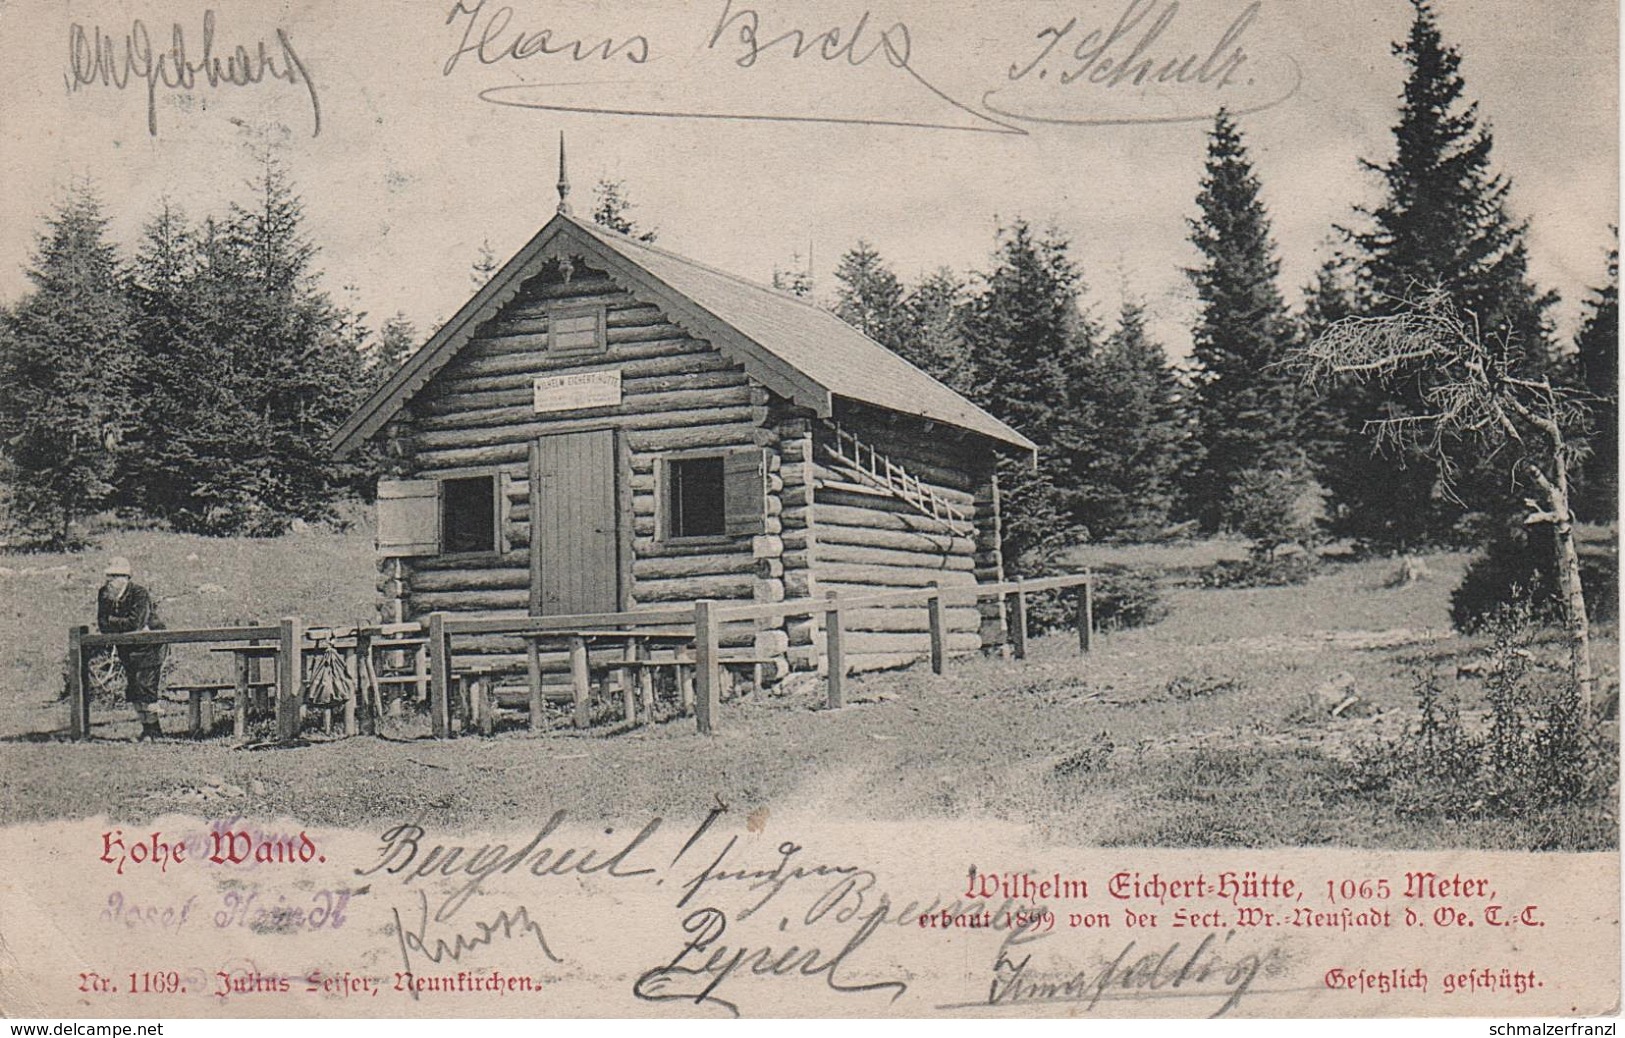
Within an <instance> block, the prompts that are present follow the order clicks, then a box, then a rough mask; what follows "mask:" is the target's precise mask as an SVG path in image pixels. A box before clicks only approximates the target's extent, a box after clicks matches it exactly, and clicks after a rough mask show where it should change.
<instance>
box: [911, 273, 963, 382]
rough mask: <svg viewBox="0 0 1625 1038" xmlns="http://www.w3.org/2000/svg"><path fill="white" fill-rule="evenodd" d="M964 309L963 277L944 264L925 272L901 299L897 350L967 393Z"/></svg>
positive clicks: (933, 374) (916, 364)
mask: <svg viewBox="0 0 1625 1038" xmlns="http://www.w3.org/2000/svg"><path fill="white" fill-rule="evenodd" d="M964 310H965V283H964V281H963V280H961V279H960V278H959V277H957V276H956V275H955V274H954V272H953V271H951V270H949V269H948V268H947V267H941V268H939V269H937V270H935V271H933V272H932V273H930V274H927V275H926V276H925V277H923V278H921V279H920V283H919V284H917V285H915V286H914V287H913V288H912V289H910V290H909V292H908V294H907V296H905V297H904V299H903V311H904V315H905V318H904V324H905V332H906V333H905V335H904V337H903V341H902V343H901V344H900V345H899V348H898V351H899V352H900V353H902V355H903V357H904V359H906V360H908V361H909V362H910V363H912V364H913V365H914V366H915V367H917V368H920V369H921V370H923V371H926V372H929V373H930V374H931V375H932V376H933V377H935V378H936V379H937V380H938V381H940V382H942V383H944V384H946V385H949V386H952V387H953V388H954V389H957V390H959V391H960V392H961V393H969V392H971V387H972V383H973V378H972V372H971V362H970V356H969V354H968V351H967V349H966V346H965V334H964V330H963V328H962V327H961V321H962V320H963V319H964Z"/></svg>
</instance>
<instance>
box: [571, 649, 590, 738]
mask: <svg viewBox="0 0 1625 1038" xmlns="http://www.w3.org/2000/svg"><path fill="white" fill-rule="evenodd" d="M570 698H571V700H572V701H573V703H572V705H573V706H574V707H575V726H576V727H577V728H585V727H587V725H588V724H589V723H591V721H592V713H591V708H592V675H591V674H589V673H588V671H587V639H585V638H583V637H581V636H580V635H579V634H578V635H573V636H572V637H571V638H570Z"/></svg>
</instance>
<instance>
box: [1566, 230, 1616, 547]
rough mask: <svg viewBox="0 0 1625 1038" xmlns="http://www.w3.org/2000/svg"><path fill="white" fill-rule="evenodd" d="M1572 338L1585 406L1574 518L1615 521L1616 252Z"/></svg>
mask: <svg viewBox="0 0 1625 1038" xmlns="http://www.w3.org/2000/svg"><path fill="white" fill-rule="evenodd" d="M1586 309H1587V313H1586V318H1585V323H1584V324H1583V325H1582V326H1581V328H1580V332H1579V335H1578V336H1576V338H1575V343H1574V345H1575V351H1576V353H1575V361H1576V364H1577V367H1578V371H1577V375H1578V379H1577V381H1578V383H1579V385H1580V386H1581V387H1582V388H1583V389H1584V390H1585V392H1586V397H1587V400H1588V401H1589V404H1590V411H1591V421H1590V425H1591V428H1590V435H1589V437H1588V444H1587V445H1588V447H1589V448H1590V453H1589V454H1588V455H1587V457H1586V459H1585V461H1584V463H1583V464H1582V466H1581V469H1580V493H1579V494H1578V495H1577V498H1578V499H1577V501H1576V502H1575V507H1576V509H1577V510H1578V511H1579V512H1580V518H1582V519H1585V520H1587V521H1589V522H1599V523H1601V522H1610V521H1612V520H1616V519H1618V518H1619V247H1618V246H1617V245H1616V246H1615V247H1614V248H1613V249H1611V250H1609V253H1608V281H1607V282H1606V283H1605V284H1603V285H1602V286H1601V287H1600V288H1597V289H1594V290H1593V292H1592V296H1591V299H1590V300H1589V301H1588V304H1587V308H1586Z"/></svg>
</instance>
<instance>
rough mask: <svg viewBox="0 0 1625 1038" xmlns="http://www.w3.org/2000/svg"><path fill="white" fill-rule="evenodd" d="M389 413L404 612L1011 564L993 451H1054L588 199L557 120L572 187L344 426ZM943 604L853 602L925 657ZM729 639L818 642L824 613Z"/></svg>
mask: <svg viewBox="0 0 1625 1038" xmlns="http://www.w3.org/2000/svg"><path fill="white" fill-rule="evenodd" d="M375 438H376V439H377V440H379V441H381V442H382V445H383V447H384V454H385V456H386V458H387V463H386V471H387V478H384V479H381V480H380V482H379V485H378V541H377V551H378V557H379V570H380V574H381V576H380V582H379V591H380V597H381V602H380V610H379V611H380V619H381V620H383V621H385V622H391V621H401V620H410V619H414V618H417V617H420V616H423V615H425V614H428V613H430V612H434V611H447V612H456V613H478V614H481V615H492V616H505V615H527V614H528V615H549V616H551V615H566V614H592V613H605V612H617V611H625V610H636V609H639V608H648V607H653V606H670V605H672V604H676V603H691V602H694V601H697V600H700V599H713V600H721V601H735V602H777V601H781V600H784V599H786V598H790V599H795V598H819V599H822V598H825V597H827V596H828V594H829V593H831V592H834V593H837V594H839V595H842V596H847V595H858V594H865V593H874V592H876V591H883V590H896V589H899V588H919V587H928V586H930V585H932V584H933V583H940V584H942V585H945V586H960V585H967V584H973V583H977V582H997V581H1000V580H1002V579H1003V564H1002V560H1001V558H1000V552H999V489H998V481H997V479H996V477H995V463H996V460H997V458H998V457H999V456H1000V455H1006V456H1013V457H1017V458H1021V459H1026V460H1029V461H1030V460H1031V459H1032V458H1033V457H1034V454H1035V448H1034V446H1033V444H1032V442H1031V441H1029V440H1028V439H1026V438H1025V437H1024V436H1022V435H1021V434H1020V433H1018V432H1017V431H1016V430H1014V429H1012V428H1011V427H1009V426H1008V425H1006V424H1005V423H1003V422H1001V421H999V420H998V419H997V418H995V417H993V416H992V415H990V414H988V413H987V412H985V411H983V410H981V409H980V408H978V407H977V406H976V405H974V404H972V403H971V402H970V401H968V400H966V399H965V398H964V397H962V396H961V395H959V394H958V393H956V392H954V391H953V390H952V389H949V388H948V387H947V386H945V385H943V384H942V383H940V382H938V381H936V380H935V379H933V378H931V377H930V376H929V375H927V374H925V373H924V372H922V371H920V370H919V369H918V368H916V367H914V366H912V365H911V364H909V363H907V362H906V361H904V360H903V359H902V358H901V357H899V356H897V355H896V354H895V353H893V352H891V351H890V350H888V349H887V348H885V347H884V346H882V345H880V344H879V343H877V342H874V341H873V340H871V339H869V338H868V337H866V336H864V335H863V334H861V333H860V332H858V331H857V330H855V329H853V328H852V327H851V326H849V325H847V324H846V323H845V322H843V321H842V320H840V319H839V318H837V317H835V316H834V315H833V314H830V313H829V312H827V311H825V310H822V309H820V308H818V307H816V306H814V305H811V304H810V303H808V302H806V301H804V300H802V299H800V298H797V297H795V296H793V295H790V294H788V293H782V292H778V291H775V290H773V289H769V288H765V287H762V286H759V285H756V284H753V283H750V282H748V281H745V280H743V279H741V278H738V277H735V276H733V275H731V274H727V273H724V272H722V271H719V270H715V269H713V268H711V267H707V266H705V265H703V264H700V263H696V262H694V261H692V260H689V259H685V258H683V257H681V256H678V255H675V254H674V253H671V252H668V251H666V250H664V249H660V248H656V247H654V246H653V245H650V244H648V243H645V242H642V241H639V240H635V239H633V238H631V237H628V236H626V235H623V234H619V233H617V232H615V231H612V230H608V229H606V228H604V227H601V226H598V225H596V224H594V223H592V222H590V221H586V220H582V219H580V218H578V217H577V216H575V215H574V214H573V213H572V212H571V209H570V205H569V182H568V178H567V176H566V175H565V171H564V162H563V143H562V141H561V143H560V176H559V204H558V209H557V212H556V213H555V214H554V215H553V216H552V218H551V219H549V220H548V222H547V223H546V225H545V226H544V227H542V229H541V230H540V231H539V232H538V233H537V234H536V235H535V237H533V238H532V239H531V240H530V241H529V242H528V243H527V244H526V245H525V246H524V247H523V248H522V249H520V250H519V252H518V253H517V254H515V255H514V256H513V258H512V259H510V260H508V262H507V263H506V264H504V265H503V266H502V267H501V268H500V269H499V270H498V271H497V272H496V273H495V274H494V275H493V276H492V277H491V279H490V280H489V281H488V282H487V283H486V284H485V285H484V287H482V288H481V289H480V290H479V291H478V292H477V293H476V294H475V295H474V296H473V298H472V299H470V300H469V301H468V302H467V303H466V304H465V305H464V306H463V307H462V308H461V309H460V310H458V311H457V313H456V314H455V315H454V316H453V317H452V318H451V320H449V321H448V322H446V324H445V325H444V327H442V328H440V329H439V331H437V332H436V333H435V334H434V336H433V337H431V338H430V339H429V341H428V342H427V343H425V344H424V345H423V346H422V348H420V349H419V350H418V351H417V352H416V353H415V354H414V355H413V356H412V357H411V358H410V359H409V360H408V361H407V362H406V363H405V364H404V365H403V366H402V367H401V369H400V370H399V371H398V372H397V373H396V374H395V375H394V376H393V377H392V378H390V379H389V380H388V381H387V382H386V383H384V384H383V385H381V386H380V387H379V388H378V389H377V390H376V391H375V392H374V393H372V394H371V396H370V397H369V398H368V399H367V400H366V401H365V402H364V403H363V404H362V405H361V407H360V408H359V409H358V410H357V411H356V412H355V413H354V414H353V415H352V416H351V417H350V418H349V419H348V421H347V422H346V423H345V424H344V425H343V426H342V427H341V428H340V429H339V430H338V431H337V432H336V433H335V434H334V437H333V440H332V442H331V444H330V446H331V447H332V448H333V450H334V451H335V453H336V454H337V455H339V456H343V455H344V454H347V453H349V452H352V451H355V450H356V449H358V448H360V447H361V446H362V445H363V444H365V443H367V442H368V441H371V440H374V439H375ZM1002 609H1003V607H1002V604H1001V603H1000V602H999V601H998V600H997V599H993V600H984V601H982V602H981V603H980V604H978V605H975V606H963V607H956V608H950V609H948V610H947V615H946V619H947V626H948V632H947V640H948V650H949V651H950V652H955V653H965V652H971V651H975V650H978V649H980V648H982V647H984V646H989V645H993V644H997V643H1000V642H1002V640H1003V637H1004V630H1003V612H1002ZM926 624H927V620H926V616H925V612H924V610H923V609H920V608H918V607H914V608H910V609H872V610H859V611H855V612H854V613H853V614H852V615H851V616H850V617H849V618H848V619H847V621H846V624H845V627H846V631H847V642H846V652H847V654H848V659H849V661H850V663H851V666H852V668H853V669H875V668H880V667H886V666H894V665H899V664H902V663H907V662H910V661H913V660H915V659H918V658H919V657H920V656H921V655H922V654H923V653H925V652H926V651H927V647H928V637H929V636H928V633H927V626H926ZM722 639H723V640H722V644H723V645H724V646H734V647H745V648H747V649H748V650H750V651H752V652H753V653H754V654H755V655H756V656H757V657H759V658H762V659H767V660H772V661H774V663H773V666H774V673H773V676H775V677H777V676H782V674H783V672H784V671H785V670H788V669H815V668H817V667H818V666H819V663H820V647H819V642H820V636H819V633H818V631H817V621H816V620H815V619H813V620H801V621H797V620H795V619H792V620H789V621H784V620H780V621H759V622H754V623H753V624H751V625H747V629H725V630H724V631H723V633H722ZM458 651H459V654H462V653H464V652H467V651H473V652H481V651H488V652H492V653H497V652H511V651H512V645H511V644H509V645H507V646H498V645H491V646H483V647H482V646H469V647H460V648H459V650H458Z"/></svg>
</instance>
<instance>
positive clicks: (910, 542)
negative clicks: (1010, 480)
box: [792, 409, 997, 670]
mask: <svg viewBox="0 0 1625 1038" xmlns="http://www.w3.org/2000/svg"><path fill="white" fill-rule="evenodd" d="M838 419H839V421H840V424H841V427H842V428H844V429H846V430H847V431H848V432H851V433H854V434H855V435H857V436H858V438H859V439H861V440H863V441H864V442H865V443H866V444H868V445H870V446H873V447H874V448H876V449H877V450H879V451H880V452H881V453H882V454H884V455H886V456H887V457H889V458H890V459H891V460H892V461H893V462H895V463H896V464H898V465H901V466H902V467H903V468H905V469H906V470H907V471H908V472H909V474H910V475H912V476H915V477H917V478H919V479H920V480H921V481H922V482H924V483H926V484H927V485H929V486H930V487H931V488H932V489H933V490H934V491H935V492H936V493H937V494H938V495H940V496H941V497H942V498H944V499H945V500H947V501H949V502H951V503H952V504H954V505H955V506H957V507H959V508H960V509H962V510H963V511H964V512H965V513H967V515H968V516H969V517H971V518H972V520H973V522H974V520H975V517H976V516H977V515H979V514H980V513H981V512H982V511H984V510H985V509H986V508H987V504H985V503H984V502H983V501H982V500H980V499H979V491H980V489H981V487H982V485H983V484H984V483H985V482H986V478H987V477H986V470H988V469H989V468H990V467H991V464H992V458H991V455H990V454H986V455H980V454H979V453H978V450H977V448H976V447H975V445H974V444H972V443H967V442H964V441H963V440H962V439H961V438H960V437H959V436H958V435H957V434H955V433H954V431H953V430H949V429H944V428H941V427H937V428H934V429H932V428H927V427H925V426H922V425H921V424H919V423H917V422H907V421H893V420H889V419H887V418H886V417H883V416H881V415H879V414H875V413H873V412H864V411H861V410H857V409H848V410H846V411H844V412H843V413H841V414H840V415H839V416H838ZM833 442H834V436H833V433H832V432H831V431H830V430H829V429H828V428H827V427H817V428H816V432H815V436H814V443H813V445H812V451H813V455H814V460H813V464H812V471H813V478H814V485H815V488H816V489H815V490H814V493H813V507H812V511H811V524H812V526H813V527H814V528H815V529H816V531H817V536H816V541H815V543H814V547H813V549H812V551H811V554H810V563H811V575H812V578H813V579H814V580H816V584H817V587H818V589H819V594H820V595H823V594H827V593H829V592H831V591H834V592H836V593H837V594H839V595H841V596H843V597H856V596H859V595H864V594H875V593H879V592H885V591H896V590H900V589H907V588H925V587H930V586H932V585H934V584H938V585H941V586H943V587H962V586H967V585H972V584H976V583H978V582H979V581H980V580H982V579H984V573H985V570H986V568H985V567H983V566H979V565H978V544H977V542H978V535H977V533H976V532H975V531H973V530H957V531H956V530H954V529H952V528H950V527H949V526H948V525H947V524H945V523H944V522H942V521H940V520H937V519H934V518H932V517H931V516H929V515H925V514H923V513H922V512H920V511H919V510H918V509H916V508H915V507H914V506H912V505H910V504H909V503H907V502H905V501H902V500H900V499H899V498H897V497H896V496H894V495H892V494H890V493H889V492H887V491H884V490H879V489H875V488H872V487H869V486H866V485H864V483H863V481H862V480H860V479H855V478H854V477H853V476H851V475H850V474H848V473H846V472H843V471H841V469H840V465H839V463H838V462H836V461H835V460H834V459H832V458H831V456H830V454H829V453H828V451H827V450H826V446H829V445H833ZM978 529H979V528H978ZM991 579H995V580H996V579H997V578H996V577H994V578H991ZM945 618H946V620H947V632H948V639H947V641H948V651H949V652H950V653H966V652H974V651H976V650H977V649H979V648H981V647H982V644H983V641H982V627H983V619H982V615H981V611H980V610H979V609H977V608H974V607H968V606H967V607H963V608H960V607H955V608H950V609H948V610H947V611H946V613H945ZM842 621H843V624H844V626H845V628H846V634H847V641H846V651H847V655H848V659H849V661H850V665H851V667H852V669H854V670H866V669H875V668H879V667H889V666H897V665H899V664H900V663H904V662H908V661H909V660H911V659H918V658H920V657H921V656H924V655H926V654H928V653H929V652H930V646H931V642H930V634H929V630H928V624H927V619H926V611H925V608H924V607H923V606H906V607H903V606H900V607H896V608H888V609H860V610H854V611H852V612H851V613H850V614H849V615H843V618H842ZM794 635H795V631H794V630H793V629H792V638H794Z"/></svg>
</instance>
